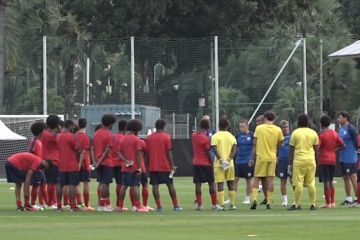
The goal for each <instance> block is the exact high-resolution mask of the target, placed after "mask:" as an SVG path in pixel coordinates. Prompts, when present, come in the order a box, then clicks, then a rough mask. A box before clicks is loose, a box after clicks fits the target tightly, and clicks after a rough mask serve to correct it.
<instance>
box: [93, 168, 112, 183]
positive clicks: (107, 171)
mask: <svg viewBox="0 0 360 240" xmlns="http://www.w3.org/2000/svg"><path fill="white" fill-rule="evenodd" d="M112 178H113V168H112V167H108V166H104V165H101V166H99V167H98V168H97V169H96V179H97V181H98V182H99V183H101V184H110V183H112V182H113V180H112Z"/></svg>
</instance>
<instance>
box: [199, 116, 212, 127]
mask: <svg viewBox="0 0 360 240" xmlns="http://www.w3.org/2000/svg"><path fill="white" fill-rule="evenodd" d="M200 128H201V129H203V130H209V129H210V121H209V120H207V119H204V118H203V119H201V120H200Z"/></svg>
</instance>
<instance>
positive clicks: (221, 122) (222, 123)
mask: <svg viewBox="0 0 360 240" xmlns="http://www.w3.org/2000/svg"><path fill="white" fill-rule="evenodd" d="M227 127H229V121H228V120H227V119H226V118H221V119H220V120H219V128H220V129H221V130H225V129H226V128H227Z"/></svg>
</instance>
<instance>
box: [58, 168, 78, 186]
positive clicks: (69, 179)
mask: <svg viewBox="0 0 360 240" xmlns="http://www.w3.org/2000/svg"><path fill="white" fill-rule="evenodd" d="M59 183H60V186H65V185H71V186H77V185H79V183H80V172H79V171H76V172H59Z"/></svg>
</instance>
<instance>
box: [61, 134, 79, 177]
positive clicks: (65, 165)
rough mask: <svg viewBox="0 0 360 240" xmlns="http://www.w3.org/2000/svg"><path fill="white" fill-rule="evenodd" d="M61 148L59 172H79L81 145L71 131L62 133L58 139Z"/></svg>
mask: <svg viewBox="0 0 360 240" xmlns="http://www.w3.org/2000/svg"><path fill="white" fill-rule="evenodd" d="M57 144H58V148H59V171H60V172H77V171H80V168H79V159H78V151H79V143H78V141H77V139H76V137H75V134H73V133H72V132H69V131H64V132H62V133H60V134H59V135H58V137H57Z"/></svg>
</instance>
